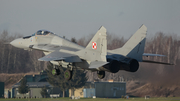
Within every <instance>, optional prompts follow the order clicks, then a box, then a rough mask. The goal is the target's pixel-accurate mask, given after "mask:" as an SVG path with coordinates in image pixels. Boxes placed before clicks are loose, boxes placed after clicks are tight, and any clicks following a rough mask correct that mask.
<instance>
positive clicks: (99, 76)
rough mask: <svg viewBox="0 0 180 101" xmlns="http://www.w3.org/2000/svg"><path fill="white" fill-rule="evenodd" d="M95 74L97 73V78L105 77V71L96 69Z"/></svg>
mask: <svg viewBox="0 0 180 101" xmlns="http://www.w3.org/2000/svg"><path fill="white" fill-rule="evenodd" d="M97 75H98V78H100V79H103V78H104V77H105V71H98V72H97Z"/></svg>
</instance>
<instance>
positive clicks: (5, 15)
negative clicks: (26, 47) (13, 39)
mask: <svg viewBox="0 0 180 101" xmlns="http://www.w3.org/2000/svg"><path fill="white" fill-rule="evenodd" d="M179 5H180V0H0V32H2V31H3V30H8V31H9V32H10V33H12V34H14V33H21V34H23V35H24V36H26V35H31V34H33V33H35V32H36V31H37V30H40V29H46V30H50V31H52V32H54V33H56V34H58V35H61V36H66V37H67V38H69V39H70V38H72V37H75V38H77V39H78V38H81V37H83V36H88V35H89V34H92V33H93V34H94V33H96V31H97V30H98V29H99V28H100V26H101V25H103V26H104V27H105V28H106V29H107V31H108V32H109V33H113V34H116V35H117V36H120V37H121V36H124V37H125V38H129V37H130V36H131V35H132V34H134V32H135V31H136V30H137V29H138V28H139V27H140V26H141V25H142V24H145V25H146V26H147V28H148V36H153V35H154V34H155V33H156V32H159V31H161V32H164V33H167V34H172V33H174V34H178V35H180V6H179Z"/></svg>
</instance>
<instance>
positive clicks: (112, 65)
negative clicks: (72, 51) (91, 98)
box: [51, 59, 139, 80]
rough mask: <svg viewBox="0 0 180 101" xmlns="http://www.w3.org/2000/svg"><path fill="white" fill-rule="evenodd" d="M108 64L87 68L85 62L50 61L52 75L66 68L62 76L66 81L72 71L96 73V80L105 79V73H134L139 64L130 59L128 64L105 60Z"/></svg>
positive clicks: (87, 65) (70, 76) (87, 64)
mask: <svg viewBox="0 0 180 101" xmlns="http://www.w3.org/2000/svg"><path fill="white" fill-rule="evenodd" d="M107 60H108V62H109V63H108V64H106V65H103V66H101V67H99V68H89V65H90V64H89V63H88V62H87V61H85V60H83V62H76V63H68V62H64V61H51V63H52V64H53V65H56V66H54V69H53V70H52V73H53V75H59V74H60V68H67V70H66V71H65V73H64V75H65V78H66V79H67V80H70V79H71V78H72V71H73V69H82V70H90V71H91V72H95V71H96V72H97V75H98V78H100V79H103V78H104V77H105V71H107V72H110V73H117V72H118V71H119V70H125V71H128V72H136V71H137V70H138V69H139V63H138V61H137V60H135V59H130V60H129V62H126V63H122V62H120V61H117V60H111V59H107Z"/></svg>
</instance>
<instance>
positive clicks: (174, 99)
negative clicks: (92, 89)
mask: <svg viewBox="0 0 180 101" xmlns="http://www.w3.org/2000/svg"><path fill="white" fill-rule="evenodd" d="M0 101H73V100H72V99H70V98H41V99H0ZM74 101H180V97H168V98H165V97H160V98H150V99H144V98H129V99H122V98H96V99H93V98H81V99H77V100H74Z"/></svg>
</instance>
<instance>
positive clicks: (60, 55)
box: [38, 51, 82, 62]
mask: <svg viewBox="0 0 180 101" xmlns="http://www.w3.org/2000/svg"><path fill="white" fill-rule="evenodd" d="M38 60H39V61H61V60H63V61H65V62H82V61H81V59H80V58H79V56H77V55H74V54H69V53H65V52H58V51H55V52H52V53H50V54H48V55H46V56H44V57H42V58H40V59H38Z"/></svg>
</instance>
